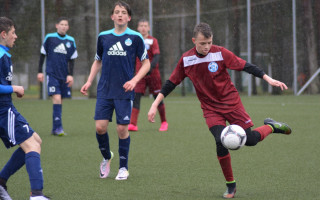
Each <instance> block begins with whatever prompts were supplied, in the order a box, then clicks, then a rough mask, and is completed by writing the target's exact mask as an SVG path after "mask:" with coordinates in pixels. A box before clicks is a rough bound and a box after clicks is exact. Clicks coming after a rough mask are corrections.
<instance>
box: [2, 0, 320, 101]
mask: <svg viewBox="0 0 320 200" xmlns="http://www.w3.org/2000/svg"><path fill="white" fill-rule="evenodd" d="M42 2H43V3H44V15H43V16H44V18H43V20H44V22H45V23H44V25H45V27H44V31H45V34H47V33H50V32H55V31H56V29H55V21H56V19H57V18H59V17H60V16H65V17H68V18H69V19H70V21H69V25H70V30H69V31H68V34H69V35H71V36H73V37H74V38H75V40H76V44H77V49H78V53H79V57H78V58H77V59H76V64H75V70H74V80H75V84H74V87H73V89H76V90H78V89H80V87H81V86H82V85H83V84H84V83H85V81H86V79H87V76H88V74H89V72H90V67H91V64H92V62H93V59H94V55H95V50H96V37H97V31H96V22H99V23H98V29H99V32H101V31H104V30H108V29H111V28H113V21H112V20H111V19H110V11H111V9H112V7H113V4H114V2H115V1H113V0H96V1H93V0H91V1H86V0H46V1H42ZM126 2H128V3H129V4H130V6H131V7H132V10H133V15H132V21H131V22H130V23H129V27H130V28H132V29H136V27H137V22H138V20H139V19H140V18H146V19H152V20H151V21H152V27H153V30H152V34H153V36H155V37H156V38H158V40H159V45H160V50H161V58H160V68H161V75H162V79H163V81H164V80H165V79H167V78H168V77H169V75H170V73H171V72H172V71H173V69H174V68H175V66H176V64H177V62H178V60H179V58H180V56H181V54H182V53H183V52H185V51H187V50H188V49H190V48H192V47H193V43H192V41H191V38H192V31H193V27H194V26H195V24H196V23H197V21H201V22H206V23H208V24H210V25H211V27H212V29H213V32H214V36H213V42H214V44H217V45H221V46H225V47H226V48H228V49H229V50H231V51H233V52H234V53H235V54H236V55H239V56H240V57H242V58H244V59H246V60H248V58H249V60H251V62H252V63H254V64H257V65H258V66H260V67H262V68H263V69H264V70H265V71H266V72H267V73H269V74H270V75H271V76H272V77H274V78H276V79H279V80H282V81H284V82H285V83H286V84H287V85H288V86H289V87H290V91H289V93H296V91H294V90H295V88H294V87H295V84H297V89H301V88H302V87H303V85H304V84H305V83H306V81H307V80H308V79H309V78H310V77H311V76H312V75H313V74H314V73H315V72H316V71H317V70H318V62H319V59H320V48H319V47H320V1H316V0H251V1H248V0H223V1H222V0H177V1H171V0H139V1H137V0H127V1H126ZM248 2H250V4H249V6H250V10H249V11H250V15H251V16H250V19H251V20H250V22H251V23H250V24H248V23H247V21H248V20H247V19H248V10H247V8H248ZM0 3H1V5H2V6H1V8H0V15H1V16H7V17H10V18H11V19H13V20H14V21H15V23H16V29H17V30H16V32H17V35H18V40H17V41H16V45H15V47H14V48H13V49H12V50H11V51H10V52H11V54H12V55H13V56H12V60H13V64H14V74H15V78H14V82H15V83H16V84H21V85H23V86H24V87H25V88H31V87H32V86H38V85H39V84H38V83H37V79H36V75H37V69H38V61H39V55H40V47H41V44H42V31H41V20H42V15H41V0H0ZM96 6H98V7H97V9H96ZM293 6H295V9H293ZM151 9H152V10H151ZM150 11H151V12H150ZM293 11H294V12H293ZM293 14H295V16H296V26H294V23H293V16H294V15H293ZM248 25H249V27H251V29H250V30H251V32H250V33H251V34H248V33H249V32H248ZM294 28H296V41H297V43H296V49H297V51H296V57H293V55H294V43H293V42H294V37H293V31H294ZM248 37H250V40H248ZM249 41H250V48H248V42H249ZM250 55H251V56H250ZM248 56H249V57H248ZM295 60H296V63H297V64H296V66H297V68H296V69H294V64H295ZM295 70H296V72H295ZM295 73H296V79H295ZM231 75H232V78H233V80H234V82H235V84H236V87H237V89H238V90H239V91H240V92H246V91H248V87H247V86H248V83H249V85H250V84H252V94H253V95H255V94H260V93H263V92H272V93H273V94H280V93H281V92H280V90H278V89H273V90H272V91H271V90H270V88H268V87H267V85H266V84H264V83H263V82H261V81H260V80H259V79H252V82H249V81H248V78H249V77H250V76H248V75H247V74H246V73H242V72H241V73H240V72H231ZM182 85H183V87H179V88H180V89H181V90H179V89H178V90H177V91H181V93H182V94H186V93H192V92H194V91H193V88H192V84H191V83H190V82H189V81H188V80H186V81H185V82H184V84H182ZM319 87H320V84H319V76H316V77H315V79H314V80H313V81H312V83H311V85H310V86H309V87H307V90H306V93H308V94H318V93H319V91H320V90H319ZM39 91H40V90H39ZM94 91H95V89H94V88H93V90H92V91H91V93H92V96H94Z"/></svg>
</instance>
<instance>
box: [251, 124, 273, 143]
mask: <svg viewBox="0 0 320 200" xmlns="http://www.w3.org/2000/svg"><path fill="white" fill-rule="evenodd" d="M254 131H257V132H258V133H260V135H261V138H260V141H262V140H263V139H264V138H266V137H267V136H268V135H269V134H270V133H272V132H273V130H272V128H271V127H270V126H269V125H263V126H260V127H258V128H256V129H254Z"/></svg>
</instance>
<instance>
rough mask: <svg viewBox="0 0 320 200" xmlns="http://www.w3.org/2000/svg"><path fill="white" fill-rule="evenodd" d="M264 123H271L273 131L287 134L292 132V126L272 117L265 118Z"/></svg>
mask: <svg viewBox="0 0 320 200" xmlns="http://www.w3.org/2000/svg"><path fill="white" fill-rule="evenodd" d="M264 124H265V125H269V126H270V127H271V128H272V132H273V133H282V134H285V135H290V134H291V128H290V127H289V126H288V125H287V124H285V123H283V122H277V121H275V120H273V119H271V118H267V119H265V120H264Z"/></svg>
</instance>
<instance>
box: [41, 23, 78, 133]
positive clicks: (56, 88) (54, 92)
mask: <svg viewBox="0 0 320 200" xmlns="http://www.w3.org/2000/svg"><path fill="white" fill-rule="evenodd" d="M56 28H57V32H55V33H49V34H47V35H46V37H45V39H44V42H43V45H42V47H41V55H40V61H39V70H38V72H39V73H38V80H39V81H40V82H43V80H44V77H43V73H42V65H43V63H44V59H45V57H46V58H47V62H46V73H47V85H48V95H49V96H51V97H52V103H53V118H52V131H51V134H53V135H58V136H63V135H65V133H64V130H63V126H62V120H61V115H62V98H70V97H71V86H72V84H73V66H74V60H75V59H76V58H77V57H78V52H77V48H76V42H75V40H74V38H73V37H71V36H69V35H67V31H68V30H69V22H68V19H66V18H64V17H62V18H60V19H59V20H58V21H57V24H56Z"/></svg>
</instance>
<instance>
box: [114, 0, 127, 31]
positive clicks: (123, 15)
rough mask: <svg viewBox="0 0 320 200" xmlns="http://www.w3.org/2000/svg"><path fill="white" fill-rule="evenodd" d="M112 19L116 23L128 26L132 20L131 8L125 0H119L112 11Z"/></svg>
mask: <svg viewBox="0 0 320 200" xmlns="http://www.w3.org/2000/svg"><path fill="white" fill-rule="evenodd" d="M111 19H112V21H114V23H115V25H118V26H127V25H128V22H129V21H130V20H131V8H130V6H129V4H127V3H125V2H123V1H117V2H116V3H115V4H114V7H113V9H112V11H111Z"/></svg>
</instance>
